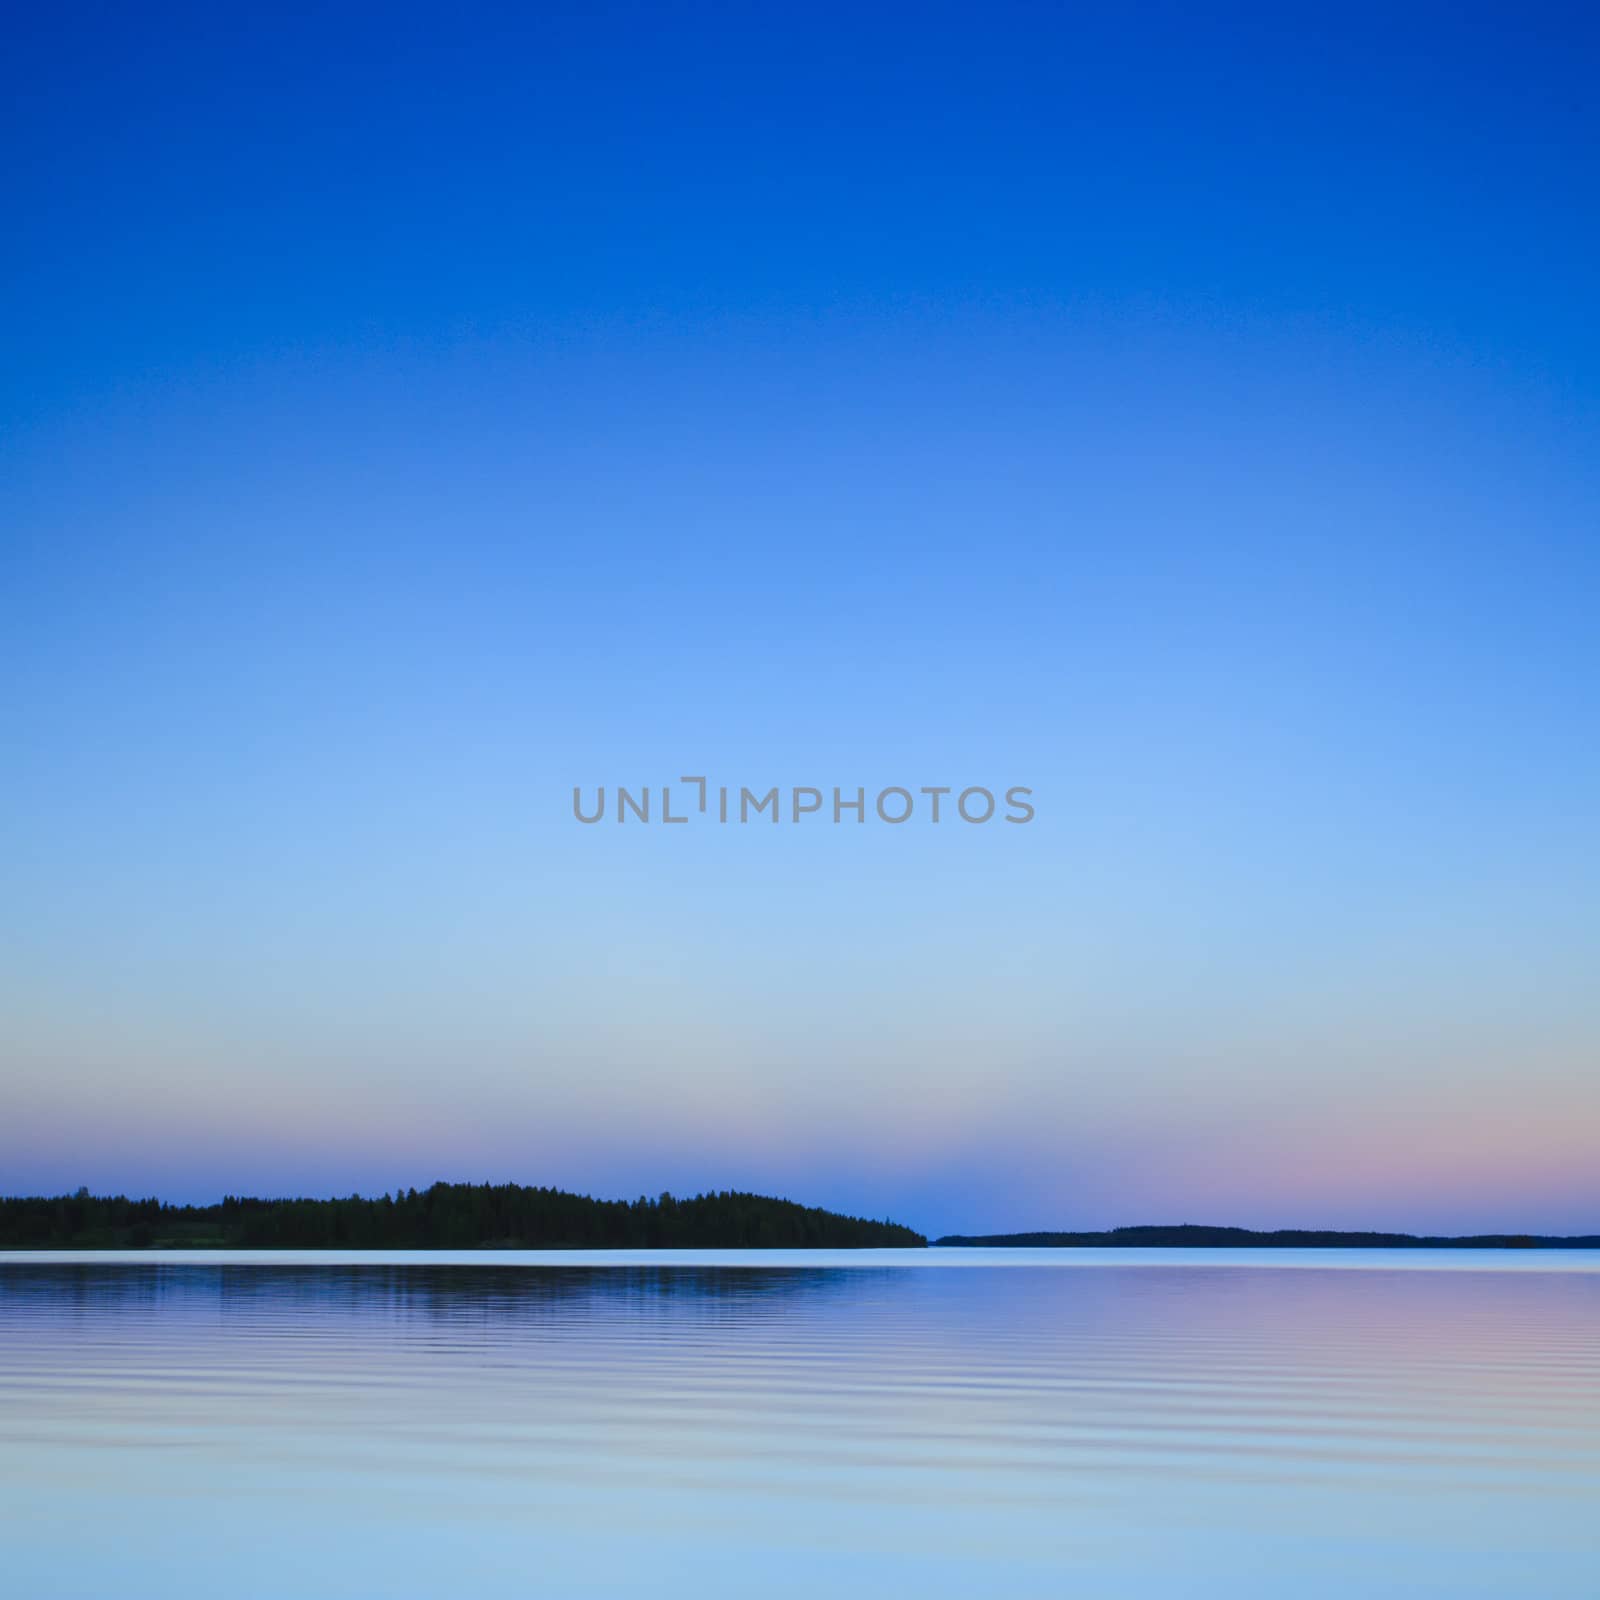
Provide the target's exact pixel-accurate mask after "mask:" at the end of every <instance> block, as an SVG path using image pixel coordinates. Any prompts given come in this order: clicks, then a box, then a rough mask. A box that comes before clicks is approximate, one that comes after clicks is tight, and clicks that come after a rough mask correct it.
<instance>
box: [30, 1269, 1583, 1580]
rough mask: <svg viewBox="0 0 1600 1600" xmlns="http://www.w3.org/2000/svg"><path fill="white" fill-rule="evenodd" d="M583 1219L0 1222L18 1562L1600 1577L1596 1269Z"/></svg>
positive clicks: (764, 1576)
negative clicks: (331, 1244)
mask: <svg viewBox="0 0 1600 1600" xmlns="http://www.w3.org/2000/svg"><path fill="white" fill-rule="evenodd" d="M494 1259H495V1258H493V1257H479V1258H476V1261H488V1262H492V1261H494ZM568 1259H569V1260H570V1261H572V1262H573V1263H574V1264H570V1265H559V1266H550V1265H539V1266H526V1265H518V1266H503V1265H496V1264H484V1265H480V1264H476V1261H475V1263H474V1264H470V1265H453V1266H438V1265H427V1264H405V1265H399V1264H394V1263H364V1264H361V1265H337V1264H329V1263H328V1262H327V1260H326V1258H323V1259H321V1260H318V1259H316V1258H311V1259H310V1260H309V1261H307V1262H304V1263H294V1262H288V1263H282V1264H267V1263H263V1262H262V1261H260V1260H259V1259H257V1260H247V1261H244V1262H242V1263H240V1264H226V1263H220V1264H218V1263H206V1264H196V1263H194V1262H192V1261H184V1260H182V1259H178V1260H174V1259H172V1258H166V1259H164V1260H159V1261H155V1260H151V1259H150V1258H146V1259H144V1260H142V1261H137V1262H134V1263H110V1262H102V1261H96V1260H93V1259H89V1258H82V1259H78V1260H74V1261H71V1262H49V1261H38V1260H28V1259H27V1258H17V1257H12V1258H9V1259H8V1260H7V1261H5V1262H4V1263H0V1591H3V1592H4V1593H6V1594H17V1595H27V1596H85V1597H90V1596H92V1597H95V1600H101V1597H104V1596H108V1595H113V1594H115V1595H151V1596H156V1595H160V1596H168V1595H203V1596H208V1597H209V1596H216V1595H224V1594H226V1595H228V1596H232V1597H253V1596H263V1597H265V1596H272V1597H283V1596H329V1597H346V1596H411V1595H440V1596H447V1595H463V1596H500V1595H513V1594H515V1595H519V1596H520V1595H528V1594H549V1595H557V1596H566V1595H586V1594H606V1595H611V1594H645V1593H651V1594H662V1593H675V1592H684V1593H695V1594H701V1595H705V1594H714V1595H724V1594H726V1595H734V1594H738V1595H745V1594H753V1593H761V1594H779V1595H813V1594H819V1593H824V1592H827V1593H861V1594H867V1593H871V1594H874V1595H880V1594H897V1593H912V1592H915V1593H919V1594H928V1595H957V1594H960V1595H963V1596H966V1595H974V1594H977V1595H983V1594H990V1593H993V1594H1008V1595H1009V1594H1025V1595H1050V1596H1057V1595H1062V1594H1067V1593H1076V1594H1083V1595H1088V1596H1117V1595H1212V1594H1215V1595H1224V1594H1226V1595H1262V1596H1265V1595H1273V1596H1279V1595H1291V1594H1292V1595H1297V1596H1304V1595H1347V1594H1352V1593H1358V1592H1359V1593H1366V1594H1393V1595H1415V1594H1437V1595H1450V1596H1457V1595H1469V1594H1483V1595H1490V1594H1493V1595H1528V1596H1568V1595H1570V1596H1579V1595H1582V1596H1593V1595H1595V1594H1597V1593H1600V1544H1597V1539H1600V1535H1597V1534H1596V1531H1595V1525H1596V1522H1597V1518H1596V1516H1595V1508H1596V1506H1597V1504H1600V1381H1597V1380H1600V1273H1597V1272H1594V1271H1583V1270H1579V1271H1572V1270H1566V1271H1556V1270H1549V1271H1539V1270H1526V1269H1525V1268H1524V1270H1517V1271H1504V1272H1497V1271H1489V1270H1458V1271H1414V1270H1403V1269H1402V1270H1396V1269H1395V1264H1394V1261H1393V1259H1392V1258H1391V1259H1390V1260H1387V1261H1374V1262H1373V1263H1372V1266H1371V1270H1364V1269H1363V1266H1362V1265H1361V1263H1359V1262H1351V1261H1349V1260H1348V1259H1346V1260H1345V1262H1344V1263H1343V1266H1344V1270H1318V1269H1315V1268H1312V1269H1305V1268H1288V1267H1284V1266H1281V1265H1276V1264H1269V1263H1267V1262H1266V1261H1265V1259H1264V1258H1263V1259H1261V1260H1258V1261H1257V1262H1256V1263H1253V1264H1250V1265H1240V1266H1219V1265H1209V1264H1208V1265H1202V1266H1196V1265H1186V1264H1177V1263H1173V1262H1168V1263H1165V1264H1160V1265H1139V1266H1134V1265H1124V1264H1107V1265H1075V1266H1074V1267H1073V1268H1072V1269H1071V1270H1062V1269H1061V1267H1060V1266H1059V1265H1055V1264H1036V1263H1035V1262H1034V1261H1033V1260H1031V1259H1029V1258H1021V1259H1020V1260H1019V1263H1018V1264H1014V1265H1005V1266H999V1265H996V1266H995V1268H994V1270H986V1271H968V1270H956V1269H955V1268H954V1267H950V1268H942V1267H940V1266H939V1265H938V1264H936V1262H934V1260H933V1258H931V1257H930V1256H928V1255H927V1254H926V1253H924V1254H922V1256H921V1261H922V1265H920V1266H916V1267H908V1266H905V1265H884V1266H877V1265H864V1264H861V1263H862V1260H863V1258H860V1257H858V1258H856V1263H855V1264H852V1265H849V1266H840V1265H834V1264H832V1263H831V1262H830V1261H829V1260H828V1259H827V1258H809V1257H806V1256H804V1255H791V1256H789V1257H788V1258H787V1260H786V1263H785V1264H783V1265H759V1266H741V1267H728V1266H718V1265H702V1266H688V1265H673V1266H643V1265H626V1266H612V1265H607V1266H595V1265H584V1264H581V1258H568ZM994 1259H995V1258H993V1257H990V1261H991V1262H993V1261H994ZM1565 1264H1567V1265H1578V1263H1576V1262H1570V1263H1565ZM1518 1266H1519V1267H1524V1263H1522V1262H1518Z"/></svg>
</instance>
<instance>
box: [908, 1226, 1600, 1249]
mask: <svg viewBox="0 0 1600 1600" xmlns="http://www.w3.org/2000/svg"><path fill="white" fill-rule="evenodd" d="M933 1242H934V1243H935V1244H937V1245H973V1246H980V1247H981V1246H988V1247H990V1248H995V1249H1026V1248H1030V1247H1031V1248H1034V1249H1038V1248H1045V1249H1050V1248H1060V1249H1077V1250H1082V1249H1095V1248H1112V1249H1140V1248H1162V1249H1168V1250H1171V1249H1189V1250H1210V1249H1217V1248H1226V1247H1232V1248H1239V1247H1249V1248H1256V1249H1263V1250H1339V1249H1343V1250H1600V1234H1593V1233H1586V1234H1577V1235H1573V1236H1571V1237H1567V1238H1558V1237H1549V1236H1544V1235H1539V1234H1530V1233H1477V1234H1467V1235H1463V1236H1461V1237H1459V1238H1449V1237H1444V1236H1441V1235H1438V1234H1414V1233H1346V1232H1341V1231H1339V1230H1337V1229H1332V1228H1277V1229H1274V1230H1272V1231H1271V1232H1258V1231H1257V1230H1256V1229H1254V1228H1206V1227H1198V1226H1196V1225H1195V1224H1193V1223H1183V1224H1180V1225H1179V1226H1177V1227H1169V1228H1159V1227H1146V1228H1110V1229H1108V1230H1106V1231H1105V1232H1103V1233H983V1234H964V1233H949V1234H946V1235H945V1236H944V1238H942V1239H935V1240H934V1241H933Z"/></svg>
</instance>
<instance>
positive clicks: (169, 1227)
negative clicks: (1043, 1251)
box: [0, 1183, 928, 1250]
mask: <svg viewBox="0 0 1600 1600" xmlns="http://www.w3.org/2000/svg"><path fill="white" fill-rule="evenodd" d="M927 1242H928V1241H927V1240H926V1239H925V1238H924V1237H923V1236H922V1235H921V1234H920V1233H916V1232H914V1231H913V1230H912V1229H910V1228H904V1227H901V1226H900V1225H899V1224H898V1223H894V1222H887V1221H885V1222H870V1221H867V1220H865V1219H864V1218H861V1217H845V1216H839V1215H837V1214H836V1213H834V1212H832V1211H823V1210H820V1209H818V1208H817V1207H815V1206H801V1205H796V1204H795V1203H794V1202H793V1201H792V1200H772V1199H768V1198H767V1197H766V1196H764V1195H757V1194H739V1193H736V1192H734V1191H732V1190H723V1191H721V1192H719V1193H715V1194H700V1195H695V1196H694V1198H693V1199H685V1200H680V1199H675V1198H674V1197H673V1196H672V1195H670V1194H663V1195H661V1196H659V1197H658V1198H657V1199H654V1200H651V1199H648V1198H645V1197H643V1196H641V1197H640V1198H639V1199H637V1200H631V1201H630V1200H591V1199H589V1198H588V1197H587V1196H586V1195H578V1194H566V1193H564V1192H563V1191H561V1190H560V1189H535V1188H524V1187H523V1186H522V1185H520V1184H515V1183H436V1184H434V1185H433V1186H432V1187H431V1188H428V1189H421V1190H418V1189H407V1190H406V1191H405V1192H404V1193H396V1194H392V1195H388V1194H386V1195H380V1196H378V1197H377V1198H376V1199H371V1200H368V1199H363V1198H362V1197H361V1196H360V1195H351V1196H350V1197H349V1198H348V1199H345V1200H304V1199H297V1200H250V1199H241V1198H238V1197H235V1196H233V1195H229V1196H227V1197H226V1198H225V1199H224V1200H222V1201H221V1202H220V1203H219V1204H217V1205H210V1206H179V1205H167V1204H166V1203H164V1202H163V1201H160V1200H130V1199H128V1198H127V1197H126V1196H124V1195H116V1196H111V1197H108V1196H101V1195H92V1194H90V1193H89V1191H88V1190H87V1189H80V1190H79V1191H78V1192H77V1193H76V1194H73V1195H58V1196H54V1197H48V1198H47V1197H30V1198H18V1199H0V1249H11V1250H18V1249H24V1250H26V1249H40V1250H62V1249H71V1250H138V1249H158V1248H166V1249H179V1248H190V1249H221V1250H254V1249H285V1250H320V1249H346V1250H474V1249H489V1248H499V1249H508V1250H509V1249H529V1250H535V1249H589V1250H605V1249H629V1250H654V1249H719V1250H720V1249H762V1250H788V1249H796V1250H799V1249H805V1250H848V1249H858V1248H862V1247H866V1246H874V1245H925V1244H926V1243H927Z"/></svg>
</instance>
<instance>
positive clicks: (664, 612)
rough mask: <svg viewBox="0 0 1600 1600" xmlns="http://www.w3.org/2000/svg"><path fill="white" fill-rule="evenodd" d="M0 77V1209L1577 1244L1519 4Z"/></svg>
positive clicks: (48, 33)
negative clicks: (575, 1198)
mask: <svg viewBox="0 0 1600 1600" xmlns="http://www.w3.org/2000/svg"><path fill="white" fill-rule="evenodd" d="M1397 13H1398V14H1397ZM4 26H5V30H6V35H7V37H6V41H5V49H4V50H3V51H0V88H3V93H0V106H3V110H0V142H3V148H4V149H5V150H6V152H7V159H6V161H5V163H4V166H3V170H0V203H3V207H4V217H5V228H4V237H5V241H6V242H5V248H4V249H3V251H0V291H3V296H4V305H5V307H6V314H5V316H4V318H3V319H0V751H3V756H0V774H3V782H0V1190H3V1191H4V1192H8V1193H18V1192H58V1191H61V1190H65V1189H71V1188H76V1187H77V1186H78V1185H79V1184H87V1185H88V1186H89V1187H90V1188H92V1189H94V1190H96V1191H97V1192H107V1191H109V1192H129V1193H136V1194H159V1195H161V1196H162V1197H164V1198H167V1199H173V1200H204V1199H212V1198H215V1197H217V1196H218V1195H220V1194H222V1193H223V1192H233V1193H240V1192H244V1193H286V1192H303V1193H313V1194H334V1193H340V1194H343V1193H349V1192H351V1191H352V1190H360V1191H361V1192H367V1193H370V1192H383V1191H386V1190H390V1189H393V1188H395V1187H397V1186H401V1187H404V1186H410V1185H417V1186H419V1187H420V1186H422V1185H424V1184H426V1183H427V1182H430V1181H433V1180H434V1179H436V1178H447V1179H452V1180H474V1181H477V1180H484V1179H490V1180H494V1181H507V1180H512V1181H518V1182H526V1183H551V1184H557V1185H560V1186H562V1187H565V1188H572V1189H577V1190H580V1191H583V1192H591V1193H597V1194H602V1195H625V1196H632V1195H637V1194H641V1193H650V1194H654V1193H656V1192H658V1191H660V1190H663V1189H672V1190H673V1191H675V1192H679V1193H682V1192H694V1191H698V1190H701V1189H705V1188H725V1187H734V1188H744V1189H753V1190H756V1191H759V1192H763V1193H775V1194H785V1195H789V1196H791V1197H793V1198H796V1199H801V1200H804V1201H807V1202H808V1203H814V1204H822V1205H828V1206H831V1207H835V1208H838V1209H842V1210H847V1211H850V1212H853V1213H861V1214H868V1215H873V1216H883V1215H890V1216H893V1217H894V1218H896V1219H897V1220H902V1221H905V1222H908V1223H910V1224H912V1225H914V1226H916V1227H919V1228H922V1229H923V1230H924V1231H927V1232H930V1233H939V1232H945V1231H952V1230H961V1231H968V1232H980V1231H1001V1230H1005V1229H1022V1228H1047V1227H1061V1228H1073V1227H1079V1228H1081V1227H1096V1226H1115V1225H1118V1224H1123V1223H1169V1222H1180V1221H1192V1222H1205V1223H1237V1224H1243V1225H1252V1226H1277V1225H1283V1226H1317V1227H1365V1226H1379V1227H1397V1228H1411V1229H1426V1230H1440V1231H1471V1230H1475V1229H1484V1228H1493V1229H1499V1228H1508V1229H1528V1230H1537V1231H1547V1232H1564V1231H1573V1232H1575V1231H1591V1232H1592V1231H1597V1230H1600V1165H1597V1163H1596V1161H1595V1159H1594V1152H1595V1150H1596V1148H1597V1144H1600V983H1597V982H1596V981H1595V979H1596V974H1597V972H1600V849H1597V845H1600V738H1597V734H1600V628H1597V626H1596V619H1597V615H1600V449H1597V440H1600V319H1596V317H1595V316H1594V314H1593V313H1594V306H1595V304H1596V301H1597V296H1600V148H1597V146H1600V140H1597V132H1600V114H1597V112H1596V110H1595V106H1594V99H1593V84H1594V82H1595V81H1596V77H1597V74H1600V25H1597V22H1596V19H1595V15H1594V13H1593V11H1592V10H1590V9H1589V8H1584V7H1570V8H1566V7H1548V6H1546V7H1540V6H1532V7H1518V8H1510V7H1503V6H1500V7H1472V6H1468V7H1462V6H1450V7H1427V6H1408V7H1404V8H1393V7H1372V8H1365V7H1360V6H1347V5H1340V6H1337V7H1327V8H1321V9H1318V8H1313V7H1305V8H1300V7H1296V8H1288V9H1285V8H1280V7H1217V8H1204V13H1203V14H1202V13H1201V12H1197V11H1196V10H1195V9H1194V8H1191V7H1180V6H1170V7H1168V6H1130V7H1114V8H1107V7H1092V8H1091V7H1075V6H1053V7H1045V6H1037V7H1035V6H1007V5H998V6H985V7H971V6H941V5H922V6H918V7H914V8H913V7H903V8H902V7H895V6H885V7H868V8H863V7H831V6H826V5H823V6H813V7H802V8H787V9H784V8H762V7H734V6H727V7H720V6H681V7H637V8H635V7H614V6H606V5H584V6H572V7H559V6H537V7H512V8H506V9H503V10H502V9H498V8H494V7H487V6H482V7H469V8H453V9H446V8H442V7H440V8H422V7H406V6H387V7H382V8H377V7H374V8H370V9H364V8H361V7H356V6H349V7H338V8H329V9H311V8H306V9H301V8H295V7H272V8H263V9H257V10H255V11H253V12H251V13H249V14H230V13H229V12H228V11H227V10H226V8H224V10H221V11H219V10H218V9H217V8H215V7H204V8H201V7H195V8H192V9H189V8H171V7H161V6H156V7H150V8H140V9H138V10H137V11H132V10H129V9H128V8H120V7H107V8H104V9H97V8H93V7H74V8H71V9H70V10H69V9H64V8H41V7H34V8H24V9H21V10H14V11H13V12H12V13H11V14H10V16H9V17H8V19H7V21H6V23H5V25H4ZM686 775H703V776H705V777H706V778H707V779H708V782H709V783H710V784H711V785H712V788H713V793H714V791H715V787H716V786H718V785H722V784H728V785H732V786H733V787H734V790H735V793H736V794H737V789H738V786H740V785H746V786H749V787H751V788H752V789H754V790H756V791H757V792H765V791H766V790H767V789H768V788H769V787H772V786H774V785H777V786H781V787H783V788H784V789H785V790H786V791H787V790H788V789H790V788H792V787H793V786H796V785H806V786H816V787H818V788H820V789H822V790H823V792H824V793H825V794H828V795H831V790H832V788H833V787H834V786H839V787H840V788H842V789H843V790H845V792H846V795H847V797H848V796H852V795H853V794H854V791H855V790H856V788H857V787H858V786H859V787H863V788H865V789H866V791H867V793H868V796H869V806H870V797H871V796H872V795H874V794H876V793H877V791H878V790H879V789H881V788H883V787H885V786H889V785H896V786H902V787H905V788H908V789H911V790H913V791H916V790H919V789H920V788H921V787H923V786H934V785H950V786H952V787H953V788H954V789H955V790H960V789H962V788H965V787H968V786H987V787H989V788H991V789H993V790H995V791H996V792H997V793H999V792H1002V791H1004V790H1005V789H1007V788H1009V787H1011V786H1013V785H1021V786H1026V787H1028V788H1030V789H1031V790H1032V794H1033V805H1034V807H1035V816H1034V818H1033V820H1032V821H1031V822H1030V823H1028V824H1026V825H1011V824H1006V823H1004V822H1003V821H1000V820H998V819H997V820H995V821H993V822H991V823H988V824H984V825H968V824H964V823H962V822H961V821H960V819H959V818H951V817H950V816H949V815H948V814H947V815H946V817H945V819H944V820H943V821H942V822H941V823H940V824H938V825H934V824H932V823H931V822H929V821H927V820H925V818H924V817H923V816H922V815H921V814H918V815H916V816H914V817H913V819H912V820H911V821H910V822H908V823H906V824H904V825H902V826H898V827H892V826H888V825H885V824H883V823H881V822H878V821H877V820H876V819H871V820H869V821H868V822H866V823H864V824H853V823H852V822H851V821H850V820H848V819H847V820H845V821H844V822H842V823H841V824H839V825H837V826H835V825H833V824H832V822H831V821H830V820H828V819H827V816H826V813H825V814H824V818H823V819H822V820H817V819H806V820H805V821H803V822H802V823H800V824H792V823H790V822H787V821H785V822H783V823H780V824H779V825H777V826H769V825H767V824H766V823H765V821H764V820H763V821H760V822H753V823H750V824H747V825H743V826H741V825H737V824H729V825H727V826H720V825H718V824H716V823H715V822H714V821H713V820H712V819H711V818H710V817H709V815H708V816H707V817H705V818H699V817H697V818H696V819H695V820H694V821H693V823H692V825H690V826H685V827H681V828H674V827H671V826H664V825H662V824H661V823H660V822H659V814H658V813H657V814H656V816H657V820H655V821H653V822H652V823H650V824H639V823H638V822H637V821H636V820H630V821H629V822H626V823H622V824H618V823H616V822H615V821H614V820H608V821H607V822H606V823H604V824H597V825H594V826H584V825H582V824H580V823H578V822H577V821H576V820H575V819H574V816H573V808H572V799H573V789H574V787H575V786H577V787H579V788H580V789H581V790H582V792H583V794H584V795H585V796H587V797H591V800H592V796H593V794H594V791H595V790H596V788H597V787H598V786H600V785H606V786H608V793H611V794H613V795H614V792H615V787H616V786H617V785H619V784H620V785H624V786H629V787H631V788H634V789H639V788H644V787H647V786H648V787H650V788H652V789H653V790H654V791H655V792H656V794H657V795H658V796H659V790H660V787H661V786H662V785H663V784H666V785H672V786H674V789H673V793H674V806H675V808H681V807H682V806H683V805H684V804H685V802H686V801H687V800H688V799H690V798H691V797H692V793H693V791H692V789H691V790H685V789H684V788H683V786H682V784H681V779H682V778H683V777H684V776H686ZM591 800H586V802H585V803H586V804H588V803H591ZM657 803H658V804H659V800H658V802H657ZM713 804H714V801H713ZM1002 810H1003V807H1002Z"/></svg>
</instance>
